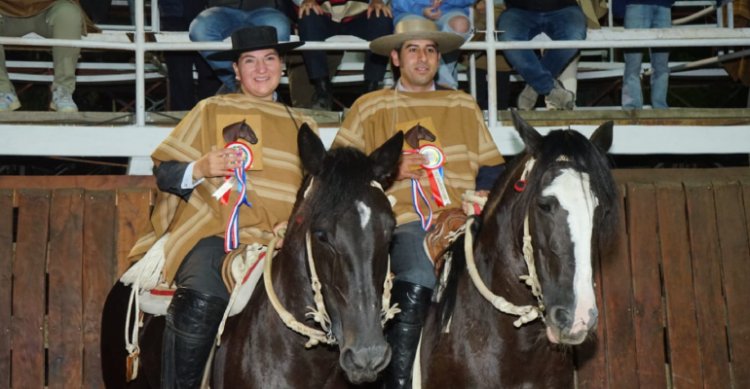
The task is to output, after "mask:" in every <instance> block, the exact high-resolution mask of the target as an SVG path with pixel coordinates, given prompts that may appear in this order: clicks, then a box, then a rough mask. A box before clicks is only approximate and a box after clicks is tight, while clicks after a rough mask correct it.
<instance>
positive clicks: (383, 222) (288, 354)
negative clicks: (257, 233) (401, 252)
mask: <svg viewBox="0 0 750 389" xmlns="http://www.w3.org/2000/svg"><path fill="white" fill-rule="evenodd" d="M304 127H305V126H303V128H302V129H300V132H299V136H298V145H299V150H300V158H301V160H302V163H303V166H304V168H305V170H306V171H307V172H308V173H309V174H308V176H307V177H306V179H305V180H304V182H303V185H302V187H301V188H300V190H299V192H298V194H297V201H296V203H295V207H294V210H293V212H292V216H291V218H290V220H289V226H288V232H287V234H286V237H285V239H284V245H283V248H282V249H281V251H280V252H279V253H278V255H277V256H276V257H275V258H274V259H273V261H272V267H271V266H270V263H271V262H267V263H266V272H267V273H266V275H267V276H268V279H267V280H265V281H267V283H268V285H266V289H268V290H270V291H273V292H274V293H273V294H272V297H271V298H269V293H268V292H267V290H266V289H264V288H263V287H260V286H259V287H258V288H257V289H256V290H255V291H254V292H253V295H252V297H251V298H250V301H249V302H248V304H247V306H246V307H245V309H244V311H243V312H241V313H240V314H238V315H237V316H235V317H232V318H230V319H229V321H228V322H227V325H226V329H225V332H224V338H223V340H222V345H221V347H219V348H218V349H217V352H216V358H215V362H214V365H213V380H212V381H213V382H212V383H211V387H212V388H221V387H227V388H240V387H241V388H323V387H334V386H337V385H347V381H349V382H352V383H362V382H368V381H373V380H375V379H376V377H377V375H378V373H379V372H380V371H381V370H382V369H384V368H385V367H386V366H387V364H388V362H389V360H390V348H389V347H388V345H387V343H386V341H385V339H384V337H383V331H382V322H383V320H384V314H385V312H386V310H387V308H390V307H387V306H383V305H389V304H388V302H387V301H388V299H387V296H388V295H389V293H390V292H389V290H388V287H386V284H389V281H390V279H388V282H386V275H387V273H388V271H387V269H388V242H389V241H390V238H391V232H392V229H393V227H394V226H395V219H394V217H393V213H392V211H391V205H390V203H389V199H388V198H387V197H386V195H385V193H384V192H383V189H382V186H384V185H387V181H388V180H389V179H390V177H391V175H392V173H394V172H395V169H396V167H397V164H398V160H399V157H400V155H401V146H402V144H403V134H402V133H400V132H399V133H398V134H397V135H395V136H394V137H393V138H391V139H390V140H389V141H387V142H386V143H385V144H384V145H383V146H381V147H380V148H379V149H377V150H375V151H374V152H373V153H372V154H371V155H370V156H366V155H364V154H362V153H361V152H359V151H357V150H354V149H351V148H339V149H334V150H332V151H330V152H328V153H326V151H325V148H324V146H323V144H322V142H321V141H320V139H319V138H318V137H317V136H315V135H314V134H313V133H312V131H310V130H309V129H305V128H304ZM266 261H269V259H266ZM269 268H270V269H269ZM269 271H270V273H268V272H269ZM316 277H317V278H316ZM311 278H316V280H318V282H319V284H318V285H320V294H319V295H318V296H317V298H316V299H317V300H318V301H315V299H314V298H313V292H312V291H311ZM312 282H313V288H314V287H315V286H316V285H315V284H316V282H315V281H312ZM128 292H129V290H128V288H127V287H125V286H123V285H122V284H120V283H117V284H116V285H115V287H114V288H113V289H112V291H111V292H110V295H109V296H108V298H107V302H106V304H105V308H104V312H103V318H102V349H101V350H102V367H103V372H104V377H105V382H106V383H107V387H110V388H114V387H129V388H130V387H152V388H157V387H159V367H160V360H159V359H160V358H159V357H160V348H161V333H162V330H163V327H164V320H163V318H160V317H159V318H151V317H147V318H146V319H145V320H144V323H145V325H144V328H143V330H142V331H141V334H142V336H141V339H140V345H141V350H142V351H141V371H140V374H139V377H138V379H137V380H135V381H132V382H131V383H130V384H127V385H126V384H125V380H124V377H125V370H124V367H125V354H126V353H125V348H124V340H123V338H124V337H123V333H124V328H123V326H124V324H125V307H126V303H127V296H128ZM384 293H385V295H386V298H383V295H384ZM274 303H277V304H278V306H277V307H274ZM310 307H316V311H317V316H318V318H319V320H320V322H321V323H323V324H322V327H323V330H320V329H313V328H310V327H309V326H311V325H315V323H313V321H311V320H309V321H307V322H305V323H304V324H303V323H302V322H304V318H305V317H306V314H307V313H308V312H310ZM284 310H286V311H287V312H288V313H289V314H291V316H290V317H285V319H284V320H282V319H281V318H280V314H279V311H284ZM295 319H296V320H299V322H297V321H295ZM288 326H289V327H290V328H291V327H294V328H296V331H297V332H295V331H292V330H291V329H290V328H288ZM300 333H307V334H308V335H301V334H300ZM310 333H312V335H310ZM306 336H309V337H310V339H315V340H314V341H311V343H310V344H308V346H312V347H306V344H307V343H308V337H306ZM315 342H321V343H328V344H318V345H313V343H315Z"/></svg>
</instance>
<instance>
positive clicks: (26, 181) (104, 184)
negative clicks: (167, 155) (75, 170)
mask: <svg viewBox="0 0 750 389" xmlns="http://www.w3.org/2000/svg"><path fill="white" fill-rule="evenodd" d="M21 188H23V189H33V188H36V189H63V188H83V189H92V190H109V189H118V188H156V181H155V180H154V177H153V176H44V177H39V176H0V189H21Z"/></svg>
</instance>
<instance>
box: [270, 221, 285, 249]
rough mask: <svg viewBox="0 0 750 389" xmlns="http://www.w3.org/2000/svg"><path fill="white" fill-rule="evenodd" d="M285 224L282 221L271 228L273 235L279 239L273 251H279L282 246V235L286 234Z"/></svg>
mask: <svg viewBox="0 0 750 389" xmlns="http://www.w3.org/2000/svg"><path fill="white" fill-rule="evenodd" d="M287 224H289V223H288V222H286V221H283V222H280V223H278V224H276V225H275V226H273V234H274V235H275V236H277V237H278V238H279V240H277V241H276V247H274V249H276V250H278V249H280V248H281V246H283V245H284V234H286V227H287Z"/></svg>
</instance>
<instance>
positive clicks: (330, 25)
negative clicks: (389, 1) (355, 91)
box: [295, 0, 393, 111]
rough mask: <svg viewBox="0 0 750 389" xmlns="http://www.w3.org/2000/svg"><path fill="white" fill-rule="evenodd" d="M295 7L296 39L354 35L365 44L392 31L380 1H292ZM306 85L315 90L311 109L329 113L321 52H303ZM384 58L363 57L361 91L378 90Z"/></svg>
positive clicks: (388, 11)
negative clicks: (308, 80)
mask: <svg viewBox="0 0 750 389" xmlns="http://www.w3.org/2000/svg"><path fill="white" fill-rule="evenodd" d="M295 3H296V4H297V5H298V6H299V11H298V14H297V17H298V18H299V21H298V23H297V26H298V28H299V35H300V39H301V40H303V41H305V42H307V41H324V40H326V39H327V38H330V37H332V36H334V35H355V36H358V37H360V38H362V39H365V40H367V41H372V40H373V39H376V38H379V37H381V36H384V35H388V34H390V33H391V32H392V31H393V14H392V13H391V8H390V7H389V6H388V5H386V4H384V3H383V1H382V0H371V1H370V2H369V4H368V2H367V1H366V0H329V1H325V2H323V1H322V0H295ZM302 57H303V58H304V61H305V67H306V68H307V74H308V78H309V79H310V83H311V84H312V85H313V87H314V88H315V94H314V95H313V101H312V106H311V107H312V108H313V109H323V110H326V111H330V110H331V109H332V106H333V96H332V94H331V89H332V88H331V80H330V77H329V76H328V63H327V61H326V53H325V52H324V51H309V50H307V51H303V52H302ZM387 66H388V58H387V57H384V56H382V55H377V54H373V53H372V52H369V51H368V52H367V54H366V58H365V71H364V73H365V91H366V92H372V91H374V90H376V89H379V88H380V83H381V82H382V81H383V77H384V76H385V70H386V67H387Z"/></svg>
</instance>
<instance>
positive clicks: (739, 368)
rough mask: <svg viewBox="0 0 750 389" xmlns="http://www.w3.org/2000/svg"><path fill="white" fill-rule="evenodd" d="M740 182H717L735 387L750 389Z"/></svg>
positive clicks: (748, 273) (749, 278) (747, 265)
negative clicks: (749, 388)
mask: <svg viewBox="0 0 750 389" xmlns="http://www.w3.org/2000/svg"><path fill="white" fill-rule="evenodd" d="M740 190H741V188H740V185H739V184H738V183H737V182H734V183H717V182H714V198H715V206H716V220H717V225H718V227H719V242H720V245H721V258H722V266H723V269H724V271H723V274H724V292H725V299H726V303H727V320H728V323H727V325H728V327H729V331H728V337H729V348H730V358H731V363H732V366H731V369H732V375H733V377H734V383H733V387H735V388H748V387H750V314H749V313H748V312H750V311H748V302H749V301H750V249H749V248H748V228H747V224H746V220H747V219H746V216H745V215H746V213H745V212H746V211H745V210H744V209H743V200H742V196H743V195H742V193H741V192H740Z"/></svg>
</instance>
